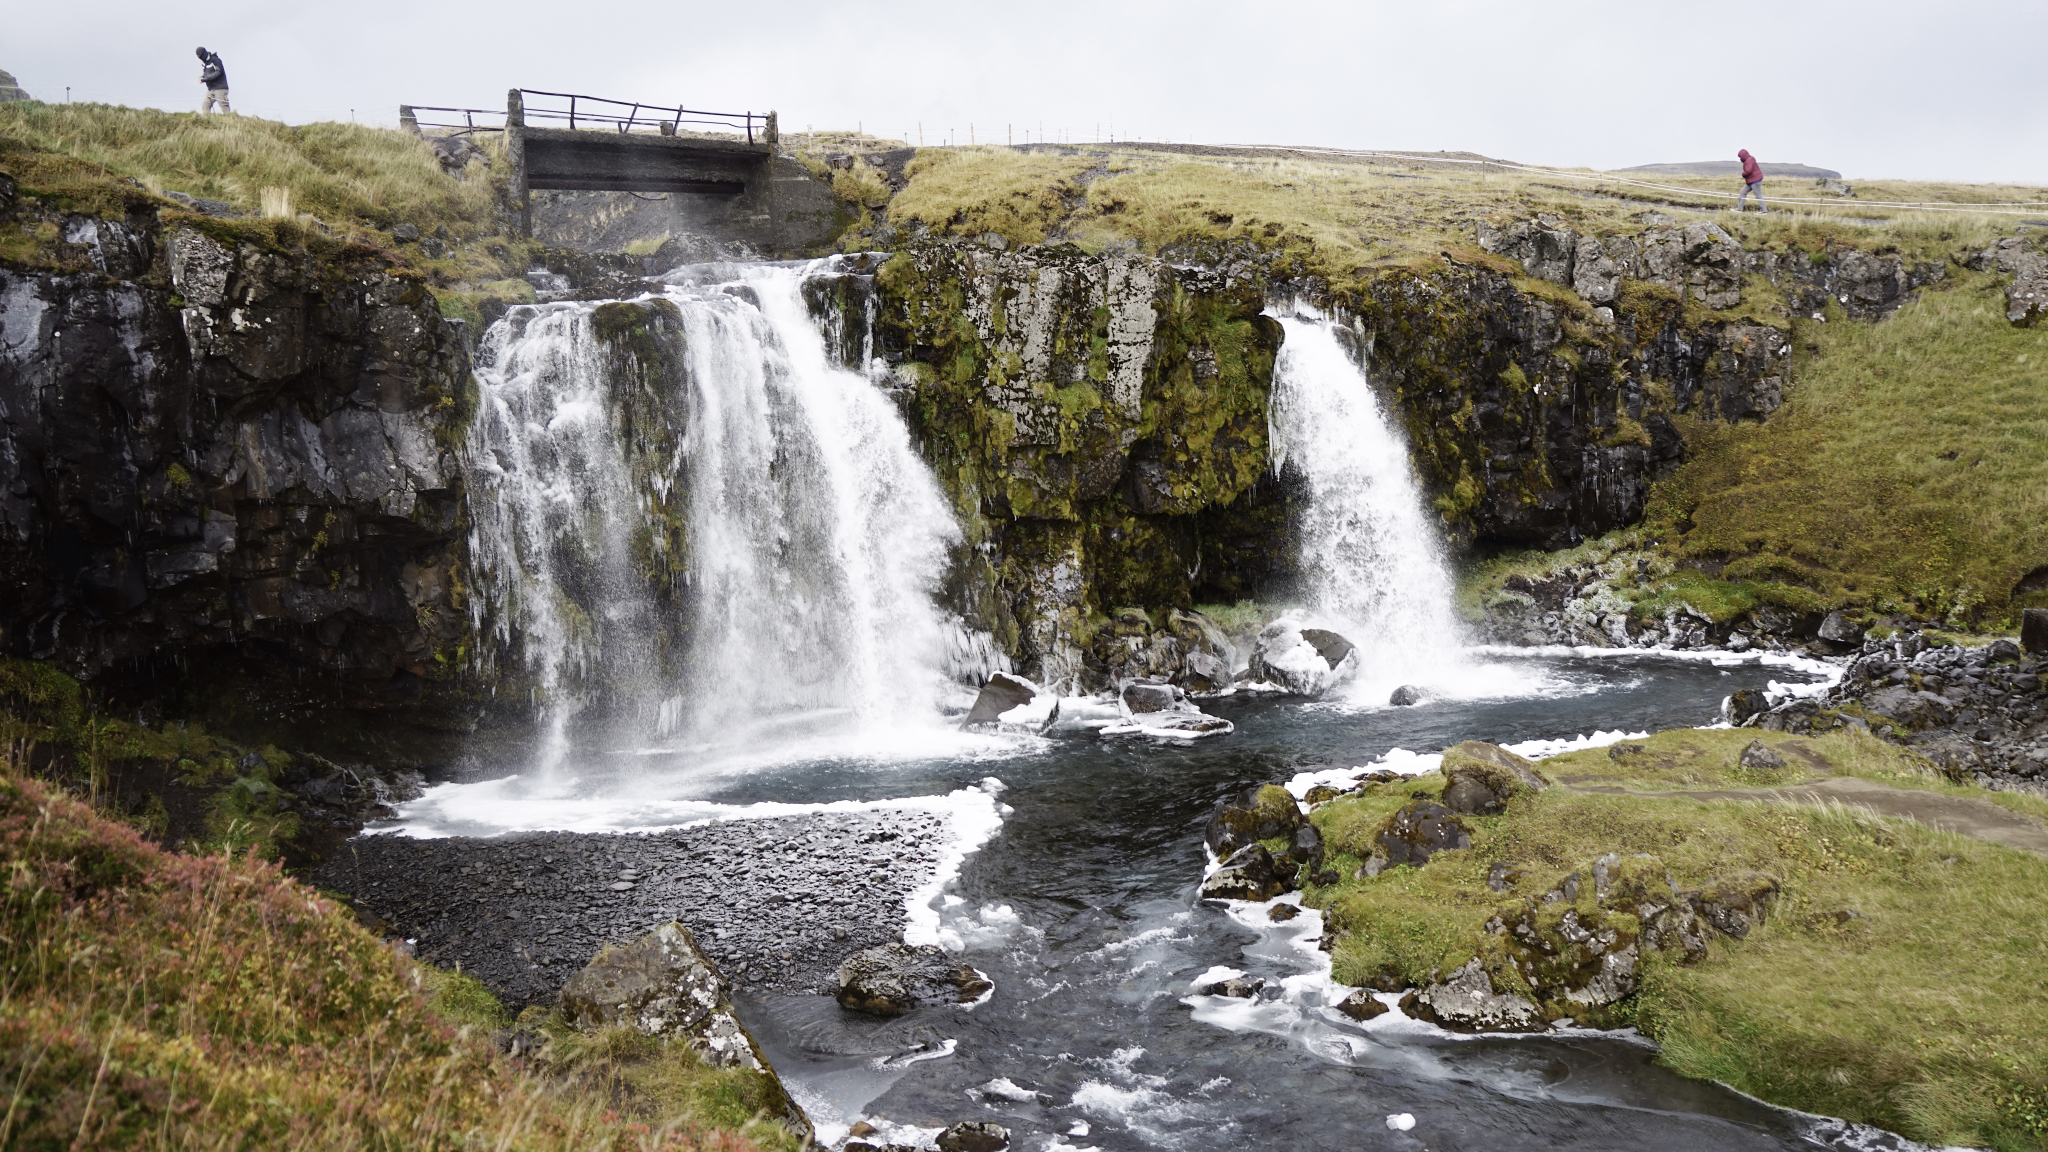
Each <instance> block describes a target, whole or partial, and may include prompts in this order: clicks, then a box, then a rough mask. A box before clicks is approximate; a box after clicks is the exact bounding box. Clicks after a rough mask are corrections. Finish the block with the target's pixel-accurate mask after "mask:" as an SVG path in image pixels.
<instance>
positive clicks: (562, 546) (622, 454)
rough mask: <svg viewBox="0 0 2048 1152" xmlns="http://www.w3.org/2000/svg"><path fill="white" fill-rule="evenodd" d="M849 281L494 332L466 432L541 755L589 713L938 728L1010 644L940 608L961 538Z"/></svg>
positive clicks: (742, 732) (499, 609) (525, 311)
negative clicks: (964, 678) (869, 365)
mask: <svg viewBox="0 0 2048 1152" xmlns="http://www.w3.org/2000/svg"><path fill="white" fill-rule="evenodd" d="M848 280H853V281H856V282H857V281H858V278H857V277H852V276H851V274H849V273H845V272H843V271H841V270H840V269H839V267H838V266H837V264H836V263H835V262H834V261H817V262H814V263H811V264H808V265H801V266H790V265H703V266H695V267H691V268H686V269H679V270H678V271H677V272H676V273H672V274H671V276H670V283H669V285H668V287H667V290H666V291H665V292H664V293H662V294H661V295H658V296H651V297H647V298H643V299H642V300H639V301H631V302H615V303H608V304H605V303H584V302H566V301H565V302H555V303H545V304H538V305H530V306H523V307H520V308H517V309H514V311H513V312H512V313H511V314H510V315H509V316H508V317H507V318H506V319H505V320H504V321H503V322H501V323H499V324H497V325H495V326H494V327H493V328H492V329H491V331H490V333H489V335H488V337H487V338H486V341H485V346H484V348H483V350H482V352H481V354H480V357H479V361H480V362H479V367H478V377H479V379H480V382H481V396H480V403H479V410H478V412H477V414H476V417H475V420H474V422H473V425H472V428H471V431H470V435H469V440H468V442H467V444H466V445H465V456H466V464H467V471H468V475H469V478H470V485H471V491H472V493H473V494H474V495H473V497H472V500H471V505H472V507H473V509H474V510H475V512H474V515H475V522H474V525H473V529H472V535H471V549H472V554H473V555H474V556H475V557H476V561H477V567H478V569H479V570H480V572H481V574H482V576H483V579H484V583H485V587H483V588H482V589H480V590H479V591H480V593H481V595H480V596H479V597H478V598H477V599H476V601H475V602H474V603H473V611H474V612H475V613H476V616H477V619H478V621H479V623H480V624H481V623H486V622H488V623H489V624H490V626H491V627H493V628H494V629H495V630H496V633H497V635H496V639H497V640H498V641H499V644H500V647H501V650H502V651H503V652H505V653H507V654H508V656H509V658H511V659H514V660H518V661H520V662H521V663H522V664H523V667H524V669H525V671H526V673H527V674H528V676H529V677H530V679H531V681H532V682H533V684H534V692H535V696H536V701H537V703H538V704H539V706H540V713H541V715H542V717H543V719H544V721H545V723H546V728H547V737H546V740H547V747H546V748H544V749H543V751H542V755H541V757H540V759H541V767H542V768H544V769H545V768H547V767H550V766H552V764H553V763H555V762H558V761H559V760H560V759H561V758H562V756H563V755H564V754H565V752H566V749H567V746H568V729H569V725H570V723H571V719H572V717H578V716H579V714H580V719H579V720H578V721H577V722H578V724H579V726H580V725H581V724H583V723H585V722H608V723H611V724H614V725H619V726H625V727H630V728H631V729H633V730H634V731H635V732H637V733H640V734H651V735H656V736H663V737H671V736H673V737H681V738H688V739H713V738H717V739H723V740H728V741H730V740H737V739H742V738H745V737H747V736H749V735H754V736H759V735H761V734H763V733H765V732H770V731H773V730H775V729H776V728H777V727H778V726H788V725H791V724H796V725H813V724H816V723H819V722H820V721H824V722H829V723H837V724H843V725H851V726H880V725H887V724H891V723H898V722H905V721H908V722H912V723H915V722H918V721H921V720H930V719H935V718H936V717H937V715H938V709H939V706H940V704H941V701H942V698H943V697H944V695H945V693H946V692H947V691H948V689H949V686H950V685H951V684H953V683H955V682H956V680H955V676H954V675H949V674H960V673H966V674H968V675H972V674H974V673H976V672H979V671H982V670H983V667H982V666H983V665H986V664H988V663H989V662H990V661H991V660H992V659H993V657H991V655H990V648H989V645H988V643H987V640H986V638H985V637H980V636H975V635H970V634H968V633H967V632H966V631H965V630H964V629H963V628H962V627H961V625H960V623H959V621H958V620H957V619H955V618H952V617H950V615H949V614H948V613H946V612H945V611H943V610H942V609H941V608H940V607H939V606H938V605H937V603H936V601H935V599H934V593H935V591H936V589H937V587H938V583H939V581H940V579H941V577H942V575H943V573H944V569H945V565H946V561H947V550H948V549H949V548H950V547H951V546H952V545H953V544H954V543H955V542H956V541H957V540H958V537H959V529H958V526H957V525H956V523H955V521H954V519H953V515H952V511H951V509H950V507H949V506H948V504H947V502H946V500H945V497H944V496H943V494H942V493H941V492H940V491H939V488H938V486H937V484H936V482H935V481H934V479H933V477H932V475H931V472H930V470H929V468H927V467H926V465H925V464H924V462H923V461H922V460H921V459H920V458H919V457H918V455H917V453H916V452H915V450H914V449H913V447H912V445H911V441H910V437H909V433H908V430H907V429H906V428H905V426H904V423H903V420H902V417H901V415H900V414H899V413H898V412H897V411H896V409H895V406H894V404H893V403H892V402H891V401H890V399H889V398H888V396H887V395H885V394H884V393H883V392H882V391H881V390H880V389H878V388H877V387H876V386H875V385H874V383H873V382H872V381H871V380H870V379H869V378H868V377H867V376H866V375H864V374H863V371H862V369H864V368H865V364H864V352H865V348H864V347H862V346H861V345H864V344H865V338H866V337H865V334H866V330H867V325H866V323H865V322H864V319H865V318H863V322H862V323H859V324H858V325H857V327H858V329H859V331H858V332H857V333H848V332H847V329H849V328H853V327H856V325H854V324H852V323H848V322H843V321H841V319H840V317H839V316H838V315H837V311H836V309H837V308H838V307H843V306H844V305H845V303H846V300H847V298H848V297H849V296H853V297H855V298H856V299H864V298H865V297H864V296H862V295H861V293H859V292H858V291H853V292H848V291H846V289H847V288H848V287H849V284H848V283H846V282H845V281H848ZM856 287H857V284H856ZM814 303H815V304H816V306H817V307H816V310H817V311H818V312H820V313H822V314H823V316H822V318H820V317H817V316H814V315H813V311H814V308H813V304H814ZM849 335H851V336H852V337H853V342H854V344H855V347H852V348H847V347H845V345H846V344H847V343H848V339H847V337H848V336H849ZM849 362H851V363H850V364H849Z"/></svg>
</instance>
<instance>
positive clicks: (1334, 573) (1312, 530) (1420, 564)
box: [1271, 305, 1470, 703]
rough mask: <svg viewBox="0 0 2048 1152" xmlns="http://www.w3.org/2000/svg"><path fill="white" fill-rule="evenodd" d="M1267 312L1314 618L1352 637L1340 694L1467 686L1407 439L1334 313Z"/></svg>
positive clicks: (1277, 417)
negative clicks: (1350, 672)
mask: <svg viewBox="0 0 2048 1152" xmlns="http://www.w3.org/2000/svg"><path fill="white" fill-rule="evenodd" d="M1275 311H1280V312H1282V314H1281V315H1280V316H1279V320H1280V324H1281V327H1282V328H1284V329H1285V330H1286V334H1287V339H1286V342H1285V343H1284V344H1283V345H1282V346H1281V349H1280V356H1279V361H1278V363H1277V364H1276V365H1275V366H1274V373H1273V375H1274V380H1273V405H1272V409H1271V413H1272V415H1271V425H1272V426H1271V441H1272V455H1273V466H1274V469H1275V470H1276V471H1278V470H1280V469H1281V468H1283V467H1284V468H1288V469H1290V470H1292V472H1293V473H1294V474H1295V475H1297V476H1298V477H1299V478H1300V480H1301V482H1302V484H1303V485H1304V487H1305V489H1306V496H1307V502H1306V503H1307V506H1306V507H1305V508H1304V509H1303V510H1302V511H1301V513H1300V515H1299V517H1298V521H1297V534H1298V541H1299V544H1300V549H1301V553H1300V570H1301V576H1302V585H1303V593H1304V598H1305V600H1306V602H1307V603H1306V607H1307V609H1308V612H1309V615H1310V618H1311V621H1312V622H1316V623H1321V624H1322V625H1324V626H1326V627H1330V628H1332V629H1333V630H1335V631H1337V632H1339V633H1340V634H1342V635H1344V636H1345V637H1346V638H1348V639H1350V640H1351V641H1352V642H1353V643H1355V644H1357V645H1358V646H1359V657H1360V663H1359V672H1358V675H1357V677H1356V679H1355V680H1353V681H1352V683H1351V685H1350V687H1349V688H1348V690H1347V691H1346V692H1345V694H1346V695H1349V696H1351V697H1353V698H1354V699H1357V700H1359V701H1361V702H1367V703H1385V701H1386V699H1387V695H1388V693H1390V692H1391V691H1392V690H1393V689H1394V688H1395V687H1397V686H1399V685H1402V684H1415V685H1418V686H1422V687H1424V688H1426V689H1428V690H1430V691H1431V693H1432V694H1434V695H1466V694H1467V691H1466V690H1465V689H1467V688H1469V687H1470V685H1461V684H1460V682H1459V681H1460V680H1461V679H1462V677H1461V675H1460V674H1461V673H1462V672H1465V671H1467V668H1466V665H1465V661H1464V658H1463V655H1462V650H1463V647H1464V630H1463V628H1462V627H1461V626H1460V624H1459V621H1458V618H1457V614H1456V612H1455V611H1454V610H1453V608H1452V601H1451V588H1452V585H1451V576H1450V572H1449V570H1448V568H1447V567H1446V566H1445V564H1444V560H1443V556H1442V554H1441V552H1440V550H1439V548H1438V543H1437V529H1436V525H1435V524H1434V523H1432V521H1431V519H1430V517H1429V516H1428V514H1427V513H1426V512H1425V511H1424V510H1423V502H1422V493H1421V490H1420V488H1419V487H1418V485H1417V484H1416V481H1415V476H1414V472H1413V470H1412V469H1411V467H1410V466H1409V462H1408V445H1407V443H1406V441H1405V439H1404V438H1403V437H1402V435H1401V433H1400V431H1399V430H1398V429H1397V428H1396V427H1395V426H1394V424H1393V422H1392V421H1391V420H1389V419H1388V417H1387V413H1386V411H1385V409H1384V408H1383V407H1382V405H1381V404H1380V400H1379V397H1378V396H1377V395H1376V394H1375V393H1374V391H1373V388H1372V384H1371V382H1370V381H1369V380H1368V379H1367V378H1366V374H1365V371H1364V370H1363V369H1362V368H1361V367H1360V366H1359V365H1358V364H1357V363H1356V362H1355V361H1353V359H1352V358H1351V356H1350V355H1349V354H1348V353H1347V352H1346V351H1345V348H1344V346H1343V344H1341V343H1340V342H1339V340H1338V336H1337V334H1336V333H1335V332H1334V331H1333V330H1332V326H1331V321H1330V320H1329V319H1327V318H1326V317H1323V316H1321V315H1319V314H1317V313H1315V312H1314V311H1313V310H1311V309H1308V308H1306V307H1304V306H1300V305H1295V306H1292V307H1290V308H1287V309H1285V310H1284V311H1282V310H1281V309H1275Z"/></svg>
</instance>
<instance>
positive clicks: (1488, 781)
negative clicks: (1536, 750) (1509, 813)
mask: <svg viewBox="0 0 2048 1152" xmlns="http://www.w3.org/2000/svg"><path fill="white" fill-rule="evenodd" d="M1441 770H1442V772H1443V774H1444V779H1445V780H1446V781H1448V783H1447V784H1446V785H1445V786H1444V806H1445V807H1447V808H1449V809H1450V810H1451V811H1453V812H1460V813H1464V814H1465V815H1468V816H1492V815H1497V814H1499V813H1500V812H1502V811H1505V810H1506V808H1507V804H1508V801H1509V800H1512V799H1513V798H1515V797H1516V796H1520V795H1523V794H1525V793H1529V792H1541V791H1542V790H1543V789H1545V788H1548V787H1550V782H1549V781H1548V780H1545V779H1544V778H1543V776H1542V774H1541V773H1539V772H1537V771H1536V766H1535V765H1534V764H1533V763H1531V762H1530V761H1528V760H1527V759H1524V758H1523V757H1521V756H1518V755H1516V754H1515V753H1513V752H1510V751H1508V750H1507V749H1505V748H1502V747H1501V746H1500V745H1498V744H1488V743H1486V742H1484V741H1480V740H1467V741H1465V742H1464V743H1462V744H1454V745H1452V746H1451V747H1449V748H1446V749H1444V759H1443V767H1442V769H1441Z"/></svg>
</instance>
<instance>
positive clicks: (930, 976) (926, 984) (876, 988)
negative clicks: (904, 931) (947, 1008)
mask: <svg viewBox="0 0 2048 1152" xmlns="http://www.w3.org/2000/svg"><path fill="white" fill-rule="evenodd" d="M993 986H994V985H992V984H990V983H989V980H988V977H987V976H985V975H983V974H982V973H981V972H979V971H977V970H976V969H973V968H970V967H968V966H967V965H965V964H961V963H958V962H956V961H954V960H953V959H951V958H950V957H948V956H947V955H946V953H945V950H944V949H941V948H937V947H934V946H932V945H929V944H924V945H910V944H884V945H882V946H881V947H879V948H870V949H868V950H867V951H865V952H857V953H855V954H854V955H852V956H849V957H847V958H846V961H845V963H843V964H841V965H840V966H839V992H838V995H837V999H838V1000H839V1006H840V1007H842V1008H845V1009H848V1010H849V1011H853V1012H863V1013H866V1014H868V1015H870V1016H901V1015H903V1014H904V1013H905V1012H909V1011H911V1010H912V1009H914V1008H921V1007H924V1006H925V1005H928V1004H965V1003H969V1002H971V1001H973V1000H975V999H977V998H979V997H980V996H981V995H982V994H983V993H985V992H987V991H988V990H989V989H990V988H992V987H993Z"/></svg>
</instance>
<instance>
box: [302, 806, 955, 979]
mask: <svg viewBox="0 0 2048 1152" xmlns="http://www.w3.org/2000/svg"><path fill="white" fill-rule="evenodd" d="M948 835H949V829H948V827H947V819H946V817H944V816H942V815H935V814H932V813H929V812H919V811H906V812H894V811H879V812H853V813H825V814H815V815H802V816H789V817H775V818H766V819H751V820H729V821H721V822H717V823H711V824H701V825H697V826H694V827H686V828H680V829H675V830H671V831H664V832H657V833H632V834H591V833H572V832H532V833H522V834H516V835H507V836H502V837H493V838H491V839H471V838H465V837H447V838H441V839H415V838H411V837H405V836H389V835H384V836H359V837H357V838H356V839H354V840H351V841H350V842H348V843H347V844H346V845H344V846H343V847H342V848H341V850H340V851H338V852H336V853H335V854H334V855H333V856H332V857H330V858H329V859H328V861H327V862H326V863H325V864H324V865H322V866H321V868H320V870H319V872H318V873H317V874H316V877H315V879H316V882H317V883H318V884H319V885H320V886H321V887H322V888H325V889H328V890H329V891H333V892H338V893H341V894H342V895H345V896H347V897H349V898H350V899H351V900H353V901H354V902H355V903H356V905H357V907H358V908H359V909H361V910H363V911H364V912H367V913H369V914H370V915H371V916H372V917H374V918H375V919H376V920H379V921H381V922H382V923H383V924H384V925H387V926H388V927H386V928H385V931H387V932H388V933H389V934H390V935H393V936H398V937H402V938H404V939H407V940H409V941H411V944H412V949H413V952H414V954H415V955H417V956H418V957H419V958H421V959H422V960H426V961H429V962H431V963H435V964H438V965H440V966H442V967H453V966H454V965H455V964H457V963H460V964H461V966H462V971H464V972H466V973H469V974H471V975H474V976H476V977H477V978H478V979H479V980H482V981H483V982H484V983H485V984H486V985H488V986H489V987H490V988H491V990H492V991H493V992H495V993H497V994H498V996H499V997H500V998H502V999H503V1000H504V1001H505V1002H506V1003H507V1004H508V1005H511V1006H513V1007H514V1008H517V1007H520V1006H523V1005H526V1004H532V1003H539V1002H545V1001H547V1000H549V999H551V998H552V997H553V996H554V995H555V993H556V992H557V991H558V990H559V989H560V988H561V986H562V984H563V982H564V981H566V980H568V978H569V977H570V976H571V975H573V974H574V973H575V972H576V971H577V970H578V969H580V968H582V967H583V965H584V964H585V963H587V962H588V961H589V960H590V958H591V956H593V955H594V954H596V952H597V951H598V949H599V948H601V947H603V946H604V945H606V944H609V943H623V942H626V941H630V940H635V939H638V938H639V937H640V936H641V935H642V934H644V933H645V932H647V931H648V930H649V929H651V928H653V927H654V926H656V925H659V924H664V923H667V922H668V921H670V920H676V921H680V922H681V923H682V924H683V925H684V926H685V927H687V928H689V929H690V930H691V931H692V932H693V933H695V934H696V936H697V940H698V943H699V944H700V945H701V946H702V947H703V949H704V951H705V952H706V953H708V954H709V955H710V956H711V958H712V959H713V960H715V961H717V963H718V965H719V967H720V968H721V969H722V970H723V971H724V973H725V975H726V977H727V978H728V979H730V980H731V981H732V982H733V983H734V985H735V986H736V987H738V988H741V989H744V990H746V991H750V992H780V993H790V994H798V993H812V992H830V991H832V990H834V989H835V988H836V987H837V984H836V981H835V979H834V973H835V972H836V970H837V969H838V966H839V963H840V961H842V960H844V959H845V958H846V957H847V956H849V955H851V954H852V953H854V952H857V951H859V950H861V949H863V948H871V947H874V946H875V945H878V944H884V943H887V942H889V941H891V940H900V939H901V938H902V936H903V929H904V924H905V905H904V900H905V897H907V896H908V895H909V894H910V893H911V892H913V891H915V890H916V889H918V888H919V887H921V886H923V885H926V884H928V883H929V882H930V881H931V879H932V878H933V876H934V874H935V872H936V870H937V866H938V859H939V855H940V851H941V849H942V848H943V846H944V843H945V838H946V837H947V836H948Z"/></svg>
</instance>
